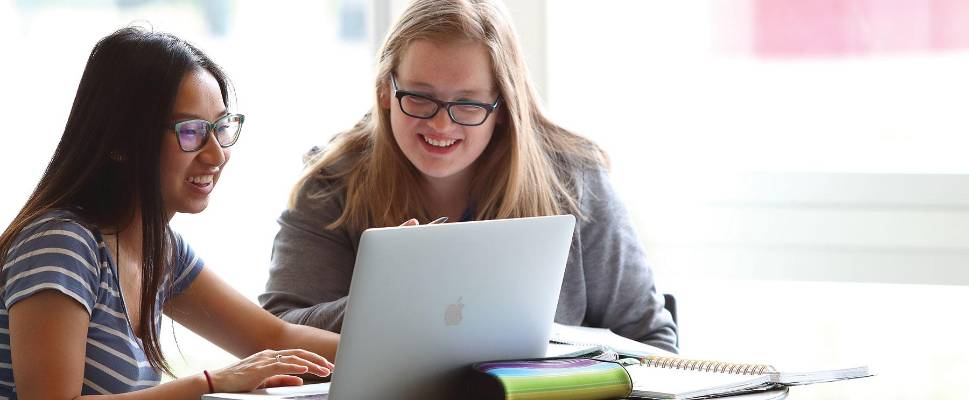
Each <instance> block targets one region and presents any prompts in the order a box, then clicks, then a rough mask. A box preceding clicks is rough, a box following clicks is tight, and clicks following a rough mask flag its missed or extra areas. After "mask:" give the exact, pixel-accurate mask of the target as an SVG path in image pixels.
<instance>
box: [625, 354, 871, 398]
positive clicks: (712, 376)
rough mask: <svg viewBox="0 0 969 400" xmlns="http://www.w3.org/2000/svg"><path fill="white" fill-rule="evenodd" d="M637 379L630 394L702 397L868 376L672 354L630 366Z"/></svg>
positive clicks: (857, 370)
mask: <svg viewBox="0 0 969 400" xmlns="http://www.w3.org/2000/svg"><path fill="white" fill-rule="evenodd" d="M626 370H627V371H628V372H629V375H630V377H631V378H632V381H633V390H632V395H631V396H630V397H634V398H645V399H700V398H707V397H719V396H729V395H734V394H740V393H751V392H757V391H766V390H773V389H777V388H781V387H787V386H797V385H807V384H813V383H822V382H833V381H840V380H846V379H855V378H864V377H868V376H872V375H873V373H872V372H871V371H870V370H869V368H868V367H867V366H860V367H854V368H846V369H832V370H819V371H809V372H782V371H778V370H777V369H776V368H774V367H772V366H770V365H766V364H741V363H729V362H722V361H712V360H695V359H686V358H680V357H670V356H661V355H654V356H646V357H644V358H643V362H642V365H634V366H627V367H626Z"/></svg>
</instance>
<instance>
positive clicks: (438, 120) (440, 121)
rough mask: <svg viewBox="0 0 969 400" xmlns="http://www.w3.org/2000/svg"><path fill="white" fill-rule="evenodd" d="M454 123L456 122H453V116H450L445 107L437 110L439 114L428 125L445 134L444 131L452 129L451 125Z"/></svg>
mask: <svg viewBox="0 0 969 400" xmlns="http://www.w3.org/2000/svg"><path fill="white" fill-rule="evenodd" d="M453 123H454V121H451V116H450V115H448V113H447V108H445V107H441V109H440V110H437V114H435V115H434V116H433V117H431V119H430V120H428V125H430V126H431V128H432V129H434V130H435V131H438V132H443V131H444V130H446V129H448V128H450V127H451V124H453Z"/></svg>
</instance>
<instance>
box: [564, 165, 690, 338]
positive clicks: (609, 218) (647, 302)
mask: <svg viewBox="0 0 969 400" xmlns="http://www.w3.org/2000/svg"><path fill="white" fill-rule="evenodd" d="M579 187H580V188H581V192H580V193H581V194H580V198H579V201H580V207H581V209H582V212H583V213H584V214H585V217H586V219H580V220H578V223H577V226H576V230H575V235H574V236H573V241H572V250H571V251H570V254H569V261H568V265H567V266H566V273H565V280H564V281H563V282H562V294H561V296H560V297H559V306H558V310H557V312H556V321H557V322H560V323H564V324H571V325H584V326H593V327H601V328H609V329H611V330H612V331H613V332H615V333H617V334H619V335H622V336H625V337H627V338H630V339H634V340H637V341H640V342H644V343H647V344H650V345H653V346H656V347H659V348H662V349H666V350H670V351H677V349H676V330H675V329H676V328H675V324H674V322H673V317H672V315H670V313H669V311H667V310H666V309H665V308H664V300H663V296H662V295H661V294H659V293H657V291H656V287H655V284H654V282H653V272H652V270H651V269H650V267H649V265H648V264H647V263H646V257H645V253H644V251H643V247H642V244H641V243H640V241H639V238H638V237H637V236H636V232H635V230H634V229H633V226H632V224H631V222H630V220H629V216H628V215H627V212H626V209H625V207H624V206H623V204H622V202H621V201H620V200H619V197H618V196H617V195H616V193H615V191H614V190H613V188H612V185H611V184H610V183H609V178H608V175H607V174H606V172H605V171H603V170H587V171H585V173H583V174H581V179H579Z"/></svg>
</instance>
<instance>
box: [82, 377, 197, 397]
mask: <svg viewBox="0 0 969 400" xmlns="http://www.w3.org/2000/svg"><path fill="white" fill-rule="evenodd" d="M207 393H209V385H208V382H206V380H205V375H203V374H197V375H192V376H186V377H182V378H178V379H176V380H174V381H171V382H166V383H163V384H161V385H158V386H155V387H152V388H148V389H142V390H138V391H134V392H128V393H122V394H110V395H91V396H80V397H77V398H76V400H156V399H157V400H167V399H185V400H189V399H191V400H198V399H199V398H201V397H202V395H204V394H207Z"/></svg>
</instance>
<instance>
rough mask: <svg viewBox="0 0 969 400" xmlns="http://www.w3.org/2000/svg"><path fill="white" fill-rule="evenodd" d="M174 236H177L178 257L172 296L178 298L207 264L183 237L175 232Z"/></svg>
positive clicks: (176, 258)
mask: <svg viewBox="0 0 969 400" xmlns="http://www.w3.org/2000/svg"><path fill="white" fill-rule="evenodd" d="M173 234H174V236H175V249H176V253H175V254H176V257H175V274H174V277H175V281H174V283H173V285H172V295H173V296H177V295H178V294H179V293H182V292H183V291H184V290H185V289H187V288H188V287H189V286H190V285H191V284H192V281H194V280H195V277H197V276H198V274H199V272H202V266H203V265H204V264H205V263H204V262H203V261H202V259H201V258H199V257H198V255H196V254H195V251H194V250H192V246H190V245H189V244H188V242H186V241H185V240H184V239H182V236H181V235H179V234H178V233H174V232H173Z"/></svg>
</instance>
